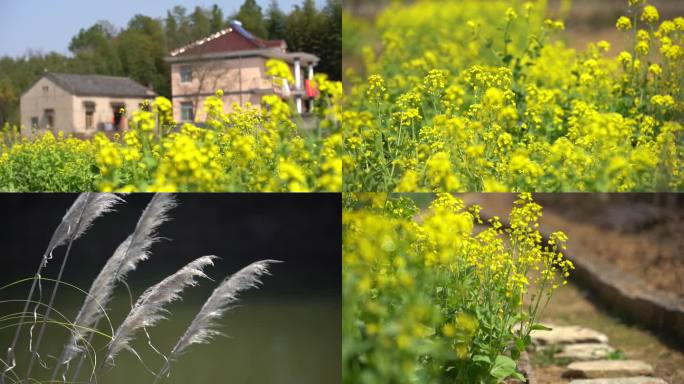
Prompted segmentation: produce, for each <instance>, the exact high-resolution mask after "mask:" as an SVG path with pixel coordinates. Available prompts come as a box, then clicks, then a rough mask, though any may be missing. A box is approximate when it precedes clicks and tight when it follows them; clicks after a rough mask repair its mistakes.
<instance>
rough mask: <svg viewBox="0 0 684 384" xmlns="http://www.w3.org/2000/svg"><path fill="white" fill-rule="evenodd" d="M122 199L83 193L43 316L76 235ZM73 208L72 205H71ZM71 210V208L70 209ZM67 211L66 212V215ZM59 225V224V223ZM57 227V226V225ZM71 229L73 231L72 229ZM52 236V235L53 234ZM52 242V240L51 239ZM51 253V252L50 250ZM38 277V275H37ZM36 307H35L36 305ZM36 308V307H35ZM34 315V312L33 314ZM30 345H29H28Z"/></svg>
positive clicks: (28, 372)
mask: <svg viewBox="0 0 684 384" xmlns="http://www.w3.org/2000/svg"><path fill="white" fill-rule="evenodd" d="M81 196H83V195H80V196H79V197H78V199H77V200H76V201H77V202H78V201H79V199H81ZM121 201H122V199H121V198H119V197H118V196H116V195H114V194H111V193H91V192H88V193H87V194H86V195H85V198H84V199H83V203H82V207H81V208H80V213H79V215H78V219H76V222H75V225H74V226H73V228H72V226H71V224H70V225H69V226H68V227H67V230H66V232H65V235H64V236H67V235H68V237H69V244H68V246H67V250H66V252H65V253H64V258H63V259H62V265H61V266H60V268H59V273H58V274H57V282H56V284H55V286H54V287H53V288H52V294H51V296H50V301H49V303H48V306H47V310H46V311H45V317H46V318H49V317H50V310H51V308H52V304H53V303H54V301H55V297H56V296H57V289H58V288H59V282H60V281H61V279H62V274H63V273H64V268H65V267H66V263H67V260H68V258H69V252H70V251H71V245H72V244H73V241H74V240H76V239H77V238H78V237H80V236H81V235H82V234H83V233H85V231H86V230H87V229H88V228H89V227H90V226H91V225H92V223H93V221H94V220H95V219H97V218H98V217H100V216H101V215H103V214H104V213H107V212H110V211H112V210H113V206H114V205H115V204H117V203H119V202H121ZM72 208H73V206H72ZM70 211H71V209H70ZM68 214H69V212H67V215H68ZM60 227H61V224H60ZM58 229H59V227H58ZM72 229H73V231H72ZM53 238H54V236H53ZM51 242H52V241H51ZM50 253H51V252H50ZM39 279H40V277H39ZM36 308H37V307H36ZM36 310H37V309H36ZM34 317H35V314H34ZM45 326H46V323H43V324H42V325H41V326H40V331H39V333H38V338H37V339H36V344H35V345H34V346H33V348H32V351H31V352H32V353H31V358H30V360H29V364H28V368H27V370H26V378H27V380H28V378H29V377H31V369H32V368H33V362H34V361H35V358H36V357H38V358H39V359H40V355H38V348H39V347H40V343H41V341H42V340H43V335H44V334H45ZM31 329H33V326H31ZM29 346H30V345H29Z"/></svg>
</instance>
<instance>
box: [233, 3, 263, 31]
mask: <svg viewBox="0 0 684 384" xmlns="http://www.w3.org/2000/svg"><path fill="white" fill-rule="evenodd" d="M234 18H235V19H237V20H239V21H240V22H241V23H242V26H243V28H245V29H246V30H248V31H249V32H251V33H252V34H254V35H255V36H258V37H261V38H266V36H267V31H266V25H265V23H264V16H263V14H262V13H261V7H260V6H259V5H257V3H256V0H245V2H244V3H243V4H242V6H241V7H240V10H239V11H238V13H236V14H235V17H234Z"/></svg>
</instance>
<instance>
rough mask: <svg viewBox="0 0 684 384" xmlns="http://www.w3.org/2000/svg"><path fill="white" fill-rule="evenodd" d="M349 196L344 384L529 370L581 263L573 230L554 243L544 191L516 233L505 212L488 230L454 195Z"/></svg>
mask: <svg viewBox="0 0 684 384" xmlns="http://www.w3.org/2000/svg"><path fill="white" fill-rule="evenodd" d="M344 196H345V210H344V211H343V217H342V222H343V239H342V241H343V247H342V264H343V272H342V287H343V290H342V292H343V294H342V296H343V307H342V308H343V309H342V335H343V336H342V359H343V369H342V371H343V381H344V382H345V383H361V384H376V383H378V384H379V383H408V382H421V383H423V382H425V383H427V382H429V383H493V382H500V381H501V380H503V379H505V378H507V377H519V374H518V373H516V371H515V361H516V360H517V359H518V358H519V355H520V352H521V351H523V350H524V349H525V347H526V346H528V345H529V344H530V342H531V340H530V338H529V333H530V331H531V330H535V329H543V327H542V326H541V325H539V324H536V323H535V320H536V319H537V315H538V313H539V311H540V310H541V309H542V308H543V307H544V305H545V304H546V303H547V302H548V300H549V299H550V297H551V295H552V293H553V291H554V290H555V289H556V288H558V287H559V285H562V284H565V283H566V280H565V279H566V278H567V277H568V276H569V273H570V271H571V270H572V269H573V265H572V262H570V261H569V260H567V259H566V258H565V257H564V255H563V253H562V249H564V247H565V245H564V244H565V242H566V241H567V238H566V236H565V235H564V234H563V233H562V232H557V233H554V234H552V235H551V236H550V239H549V240H548V242H543V240H542V236H541V235H540V233H539V231H538V229H537V227H538V223H537V222H538V218H539V217H540V216H541V206H539V205H538V204H537V203H535V202H534V201H533V199H532V196H531V195H530V194H528V193H523V194H521V195H520V196H519V198H518V199H517V201H516V202H515V203H514V206H513V208H512V211H511V213H510V219H509V226H508V227H506V228H504V226H503V225H502V223H501V222H500V221H499V219H498V218H496V217H494V218H492V219H491V220H490V222H489V223H488V225H487V226H486V228H485V227H484V226H483V222H482V220H481V218H480V215H479V212H480V207H478V206H471V207H466V206H465V204H464V202H463V201H462V200H461V199H459V198H457V197H454V196H453V195H451V194H448V193H442V194H438V196H437V198H436V199H434V201H432V202H431V203H430V205H429V207H428V208H427V209H426V210H424V211H419V209H418V208H417V207H416V205H415V203H414V202H413V201H412V200H410V199H409V198H407V197H397V196H391V195H390V196H388V195H387V194H385V193H359V194H345V195H344ZM477 226H479V227H480V228H476V227H477Z"/></svg>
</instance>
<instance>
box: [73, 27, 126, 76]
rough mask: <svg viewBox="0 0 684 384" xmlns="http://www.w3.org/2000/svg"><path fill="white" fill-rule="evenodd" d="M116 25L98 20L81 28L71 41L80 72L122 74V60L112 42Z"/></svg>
mask: <svg viewBox="0 0 684 384" xmlns="http://www.w3.org/2000/svg"><path fill="white" fill-rule="evenodd" d="M115 34H116V30H115V28H114V26H113V25H112V24H111V23H109V22H107V21H98V22H97V23H96V24H95V25H93V26H92V27H90V28H88V29H81V30H80V31H79V32H78V34H77V35H76V36H74V37H73V38H72V39H71V42H70V43H69V50H70V51H71V52H72V53H73V54H74V60H73V66H74V68H75V69H77V70H78V71H79V73H100V74H105V75H119V74H121V61H120V60H119V57H118V55H117V52H116V49H115V48H114V46H113V44H112V38H113V37H114V35H115Z"/></svg>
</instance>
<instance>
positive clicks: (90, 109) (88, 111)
mask: <svg viewBox="0 0 684 384" xmlns="http://www.w3.org/2000/svg"><path fill="white" fill-rule="evenodd" d="M83 107H84V108H85V127H86V129H92V128H93V116H95V103H94V102H92V101H84V102H83Z"/></svg>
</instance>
